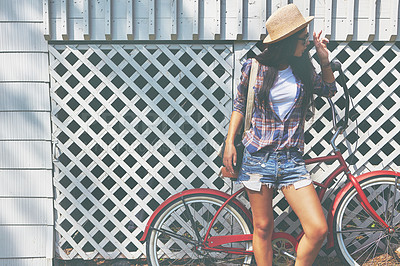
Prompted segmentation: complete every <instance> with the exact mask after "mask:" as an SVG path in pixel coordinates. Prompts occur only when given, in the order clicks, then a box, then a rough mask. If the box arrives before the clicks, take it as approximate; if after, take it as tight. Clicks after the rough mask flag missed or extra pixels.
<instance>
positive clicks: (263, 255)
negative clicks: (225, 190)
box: [246, 185, 274, 266]
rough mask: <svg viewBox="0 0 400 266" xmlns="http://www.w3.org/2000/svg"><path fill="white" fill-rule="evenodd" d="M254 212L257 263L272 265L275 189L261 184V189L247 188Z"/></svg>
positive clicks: (254, 243)
mask: <svg viewBox="0 0 400 266" xmlns="http://www.w3.org/2000/svg"><path fill="white" fill-rule="evenodd" d="M246 192H247V195H248V196H249V200H250V205H251V211H252V213H253V226H254V232H253V250H254V257H255V258H256V262H257V265H263V266H269V265H272V246H271V238H272V233H273V231H274V214H273V211H272V197H273V189H272V188H268V187H267V186H264V185H263V186H261V191H259V192H258V191H253V190H249V189H246Z"/></svg>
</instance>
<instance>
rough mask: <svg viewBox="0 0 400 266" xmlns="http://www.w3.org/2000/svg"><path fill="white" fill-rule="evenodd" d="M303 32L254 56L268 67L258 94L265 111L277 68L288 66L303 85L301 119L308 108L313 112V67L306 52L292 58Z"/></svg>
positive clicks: (269, 46) (276, 74)
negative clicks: (283, 65)
mask: <svg viewBox="0 0 400 266" xmlns="http://www.w3.org/2000/svg"><path fill="white" fill-rule="evenodd" d="M303 31H304V30H300V31H298V32H296V33H294V34H293V35H291V36H289V37H287V38H285V39H283V40H281V41H279V42H276V43H272V44H269V45H268V47H267V48H266V49H265V50H264V51H263V52H262V53H261V54H259V55H257V56H256V59H257V61H258V62H259V63H260V64H262V65H265V66H268V67H269V68H268V71H266V72H265V73H266V74H265V76H264V82H263V85H262V87H261V89H260V91H259V93H258V102H259V103H260V104H261V106H262V107H263V108H264V109H265V110H266V109H267V108H269V92H270V90H271V88H272V87H273V86H274V84H275V82H276V79H277V76H278V70H279V66H281V65H282V64H289V65H290V67H291V68H292V70H293V74H294V76H295V77H296V78H297V79H300V80H301V82H302V83H303V84H304V91H305V94H304V98H303V102H302V107H301V110H302V114H303V118H305V116H306V114H307V111H308V110H309V108H310V107H311V109H312V111H314V98H313V86H312V74H313V71H314V66H313V65H312V63H311V59H310V55H309V53H308V51H306V52H304V53H303V54H302V56H301V57H295V56H294V53H295V51H296V47H297V43H298V37H299V35H300V34H301V33H302V32H303Z"/></svg>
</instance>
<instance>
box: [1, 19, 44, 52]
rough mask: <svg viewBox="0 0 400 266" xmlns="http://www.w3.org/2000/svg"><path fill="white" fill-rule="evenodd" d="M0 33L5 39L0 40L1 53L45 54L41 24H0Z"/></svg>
mask: <svg viewBox="0 0 400 266" xmlns="http://www.w3.org/2000/svg"><path fill="white" fill-rule="evenodd" d="M0 32H1V34H2V36H7V37H6V38H0V51H2V52H16V51H22V52H24V51H28V52H32V51H35V52H47V50H48V49H47V43H46V41H45V39H44V38H43V34H44V28H43V24H42V23H0Z"/></svg>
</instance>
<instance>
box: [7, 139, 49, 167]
mask: <svg viewBox="0 0 400 266" xmlns="http://www.w3.org/2000/svg"><path fill="white" fill-rule="evenodd" d="M0 154H1V155H2V156H0V168H6V169H9V168H11V169H14V168H21V169H23V168H29V169H51V168H52V161H51V144H50V141H0Z"/></svg>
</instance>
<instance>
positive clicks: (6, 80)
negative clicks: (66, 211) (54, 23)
mask: <svg viewBox="0 0 400 266" xmlns="http://www.w3.org/2000/svg"><path fill="white" fill-rule="evenodd" d="M43 4H44V1H42V0H13V1H11V0H7V1H0V32H1V33H2V35H1V40H0V128H1V133H0V135H1V136H0V184H1V186H0V217H1V218H0V265H10V266H17V265H18V266H20V265H24V266H25V265H26V266H28V265H29V266H32V265H33V266H36V265H37V266H39V265H40V266H43V265H45V266H47V265H48V266H50V265H52V259H53V257H54V254H53V253H54V252H53V250H54V248H53V245H54V244H53V230H54V229H53V228H54V221H53V220H54V218H53V207H52V205H53V204H52V202H53V188H52V158H51V153H52V150H51V128H50V99H49V73H48V48H47V46H48V45H47V43H46V41H45V39H44V34H45V32H46V27H45V23H43V16H44V14H43V13H44V12H43V11H44V8H43Z"/></svg>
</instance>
